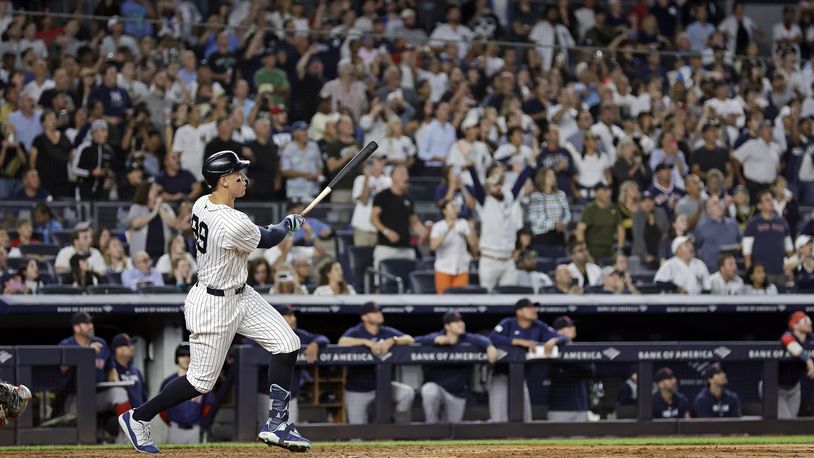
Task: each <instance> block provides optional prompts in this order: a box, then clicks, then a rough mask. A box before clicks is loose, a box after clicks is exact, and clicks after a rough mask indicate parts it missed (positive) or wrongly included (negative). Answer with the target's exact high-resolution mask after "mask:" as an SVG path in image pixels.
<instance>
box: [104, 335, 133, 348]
mask: <svg viewBox="0 0 814 458" xmlns="http://www.w3.org/2000/svg"><path fill="white" fill-rule="evenodd" d="M130 345H133V341H132V340H131V339H130V336H129V335H127V334H125V333H121V334H116V335H115V336H113V340H111V341H110V350H111V351H114V350H116V349H117V348H119V347H127V346H130Z"/></svg>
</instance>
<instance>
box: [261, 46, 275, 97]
mask: <svg viewBox="0 0 814 458" xmlns="http://www.w3.org/2000/svg"><path fill="white" fill-rule="evenodd" d="M269 55H271V56H273V55H274V54H269ZM265 92H274V85H273V84H271V83H263V84H261V85H260V86H258V87H257V93H258V94H263V93H265Z"/></svg>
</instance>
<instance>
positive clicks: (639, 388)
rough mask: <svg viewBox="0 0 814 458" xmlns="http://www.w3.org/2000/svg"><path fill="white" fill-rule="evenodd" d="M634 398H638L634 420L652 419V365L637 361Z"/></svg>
mask: <svg viewBox="0 0 814 458" xmlns="http://www.w3.org/2000/svg"><path fill="white" fill-rule="evenodd" d="M637 371H638V372H637V379H636V380H637V382H636V396H637V397H638V401H639V402H638V405H639V412H638V413H637V414H636V419H637V420H639V421H650V420H652V419H653V394H652V393H651V390H652V387H653V363H652V362H651V361H639V363H638V368H637Z"/></svg>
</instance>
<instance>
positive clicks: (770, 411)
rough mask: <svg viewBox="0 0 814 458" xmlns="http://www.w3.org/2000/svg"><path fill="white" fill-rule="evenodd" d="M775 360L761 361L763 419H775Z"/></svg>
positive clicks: (776, 364)
mask: <svg viewBox="0 0 814 458" xmlns="http://www.w3.org/2000/svg"><path fill="white" fill-rule="evenodd" d="M778 367H779V364H778V362H777V360H773V359H767V360H765V361H763V418H764V419H765V420H776V419H777V390H778V384H777V370H778Z"/></svg>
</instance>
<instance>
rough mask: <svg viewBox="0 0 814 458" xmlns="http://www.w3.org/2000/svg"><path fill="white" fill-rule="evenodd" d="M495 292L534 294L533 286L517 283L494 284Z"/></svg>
mask: <svg viewBox="0 0 814 458" xmlns="http://www.w3.org/2000/svg"><path fill="white" fill-rule="evenodd" d="M495 294H534V288H532V287H531V286H518V285H503V286H495Z"/></svg>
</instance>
